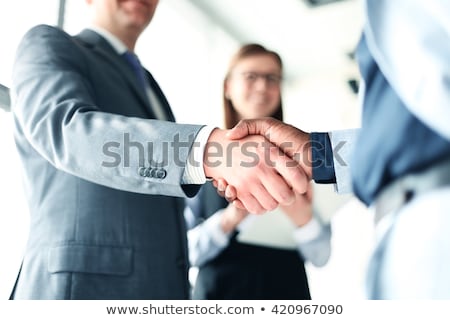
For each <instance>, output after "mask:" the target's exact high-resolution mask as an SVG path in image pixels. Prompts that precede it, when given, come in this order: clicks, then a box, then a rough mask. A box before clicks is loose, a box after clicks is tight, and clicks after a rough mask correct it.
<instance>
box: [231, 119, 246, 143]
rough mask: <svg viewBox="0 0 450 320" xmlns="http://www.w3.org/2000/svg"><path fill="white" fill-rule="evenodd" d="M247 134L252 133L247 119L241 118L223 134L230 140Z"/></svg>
mask: <svg viewBox="0 0 450 320" xmlns="http://www.w3.org/2000/svg"><path fill="white" fill-rule="evenodd" d="M249 134H252V133H251V132H250V127H249V120H241V121H239V123H238V124H237V125H236V126H234V128H232V129H231V130H228V132H227V133H226V134H225V136H226V137H227V138H228V139H231V140H238V139H242V138H244V137H246V136H248V135H249Z"/></svg>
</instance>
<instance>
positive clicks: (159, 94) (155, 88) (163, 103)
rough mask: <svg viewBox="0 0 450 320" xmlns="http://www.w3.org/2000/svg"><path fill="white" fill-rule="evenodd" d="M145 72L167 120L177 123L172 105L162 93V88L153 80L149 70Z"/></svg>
mask: <svg viewBox="0 0 450 320" xmlns="http://www.w3.org/2000/svg"><path fill="white" fill-rule="evenodd" d="M145 72H146V76H147V80H148V82H149V84H150V88H151V90H152V91H153V92H154V93H155V95H156V96H157V97H158V99H159V102H160V104H161V108H162V110H163V111H164V113H165V118H166V119H167V120H168V121H172V122H175V116H174V115H173V113H172V109H171V108H170V105H169V102H168V101H167V99H166V97H165V96H164V93H163V92H162V90H161V88H160V87H159V85H158V83H157V82H156V80H155V79H154V78H153V76H152V74H151V73H150V72H149V71H148V70H145Z"/></svg>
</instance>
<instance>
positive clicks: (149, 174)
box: [145, 168, 151, 178]
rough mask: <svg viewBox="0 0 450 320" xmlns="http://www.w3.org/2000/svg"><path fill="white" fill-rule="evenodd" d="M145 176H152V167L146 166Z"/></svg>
mask: <svg viewBox="0 0 450 320" xmlns="http://www.w3.org/2000/svg"><path fill="white" fill-rule="evenodd" d="M145 177H147V178H149V177H151V169H150V168H145Z"/></svg>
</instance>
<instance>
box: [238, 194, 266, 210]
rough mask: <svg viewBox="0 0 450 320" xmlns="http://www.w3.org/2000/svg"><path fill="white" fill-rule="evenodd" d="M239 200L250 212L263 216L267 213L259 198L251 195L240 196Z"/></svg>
mask: <svg viewBox="0 0 450 320" xmlns="http://www.w3.org/2000/svg"><path fill="white" fill-rule="evenodd" d="M238 199H239V200H240V201H241V202H242V204H243V205H244V209H245V210H247V211H248V212H251V213H255V214H261V213H264V212H266V211H267V210H266V209H264V207H263V206H262V205H261V203H260V202H259V201H258V200H257V198H256V197H255V196H253V195H252V194H250V193H246V194H239V195H238Z"/></svg>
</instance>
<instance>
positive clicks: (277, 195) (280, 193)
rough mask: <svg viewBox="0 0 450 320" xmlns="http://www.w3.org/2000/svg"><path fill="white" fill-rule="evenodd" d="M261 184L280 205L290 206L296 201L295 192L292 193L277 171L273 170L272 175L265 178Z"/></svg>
mask: <svg viewBox="0 0 450 320" xmlns="http://www.w3.org/2000/svg"><path fill="white" fill-rule="evenodd" d="M261 183H262V184H263V186H264V187H265V188H266V190H267V192H268V193H269V194H270V195H271V196H272V197H273V198H274V200H275V201H276V202H278V203H279V204H283V205H289V204H291V203H292V202H293V201H294V200H295V193H294V191H292V189H291V187H290V185H289V184H288V183H286V181H285V180H284V179H283V177H281V176H280V175H279V174H278V172H277V171H276V170H271V171H270V174H267V175H265V176H263V177H262V178H261ZM272 210H273V209H272Z"/></svg>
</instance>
